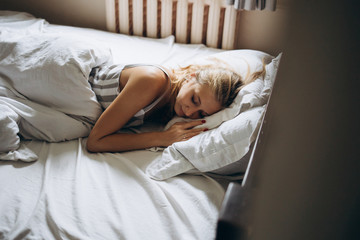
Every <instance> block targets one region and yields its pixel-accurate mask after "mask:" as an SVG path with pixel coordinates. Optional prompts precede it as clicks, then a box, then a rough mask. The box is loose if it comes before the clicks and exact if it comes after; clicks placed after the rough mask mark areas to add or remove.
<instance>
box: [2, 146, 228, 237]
mask: <svg viewBox="0 0 360 240" xmlns="http://www.w3.org/2000/svg"><path fill="white" fill-rule="evenodd" d="M25 144H26V146H27V147H28V148H30V149H31V150H32V151H34V152H35V153H36V154H37V155H38V156H39V159H38V160H37V161H36V162H34V163H30V164H29V163H23V162H8V161H2V162H0V189H1V194H0V239H131V240H137V239H139V240H143V239H160V240H161V239H166V240H167V239H184V240H185V239H186V240H192V239H197V240H198V239H206V240H207V239H213V238H214V236H215V226H216V221H217V216H218V211H219V208H220V205H221V201H222V199H223V196H224V190H223V188H222V187H221V186H220V185H219V184H218V183H217V182H216V181H214V180H212V179H210V178H208V177H205V176H191V175H183V176H181V177H174V178H171V179H168V180H166V181H155V180H152V179H151V178H149V177H148V176H147V175H146V174H145V173H144V171H145V169H146V167H147V165H148V164H149V162H150V161H152V159H154V158H155V157H157V156H159V154H160V153H154V152H149V151H146V150H143V151H133V152H128V153H122V154H111V153H105V154H91V153H88V152H87V151H86V150H85V147H84V146H85V140H81V139H79V140H72V141H67V142H63V143H46V142H36V141H32V142H26V143H25Z"/></svg>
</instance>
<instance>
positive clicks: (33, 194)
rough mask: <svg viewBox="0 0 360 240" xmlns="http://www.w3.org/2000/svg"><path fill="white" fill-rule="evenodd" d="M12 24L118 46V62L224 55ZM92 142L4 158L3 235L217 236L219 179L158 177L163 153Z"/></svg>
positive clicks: (0, 184)
mask: <svg viewBox="0 0 360 240" xmlns="http://www.w3.org/2000/svg"><path fill="white" fill-rule="evenodd" d="M10 14H11V13H10ZM30 22H31V24H30ZM5 24H8V25H9V27H10V28H11V27H14V26H16V28H19V29H22V28H24V29H26V31H45V32H56V33H59V34H61V33H68V34H73V33H74V34H81V35H82V36H83V37H84V36H86V37H89V39H96V40H97V41H102V42H103V43H104V44H106V46H107V47H110V48H111V51H112V55H113V58H114V59H113V62H114V63H138V62H139V63H159V64H164V65H167V66H174V65H176V64H178V63H181V62H183V61H187V60H189V59H192V58H194V57H196V56H204V55H208V54H212V53H215V52H219V50H216V49H209V48H206V47H204V46H202V45H192V46H188V45H180V44H174V41H173V38H172V37H169V38H166V39H162V40H150V39H145V38H137V37H129V36H125V35H119V34H112V33H107V32H102V31H96V30H91V29H81V28H73V27H64V26H57V25H47V24H45V23H44V21H43V20H38V21H35V20H34V19H31V17H29V20H26V19H25V20H24V21H17V22H16V24H15V25H12V23H11V22H10V23H5ZM29 24H30V25H31V29H29V28H28V26H29ZM28 33H29V32H26V34H28ZM36 110H37V109H35V111H36ZM85 141H86V139H78V140H71V141H65V142H61V143H47V142H42V141H22V144H23V146H25V147H27V148H28V149H30V150H31V151H32V152H33V153H35V154H36V155H37V156H38V159H37V161H35V162H32V163H24V162H19V161H18V162H10V161H0V239H131V240H132V239H135V240H136V239H213V238H214V236H215V229H216V221H217V216H218V212H219V208H220V205H221V202H222V199H223V197H224V188H223V187H222V186H221V185H220V184H219V183H218V182H216V181H215V180H213V179H211V178H209V177H206V176H191V175H180V176H178V177H174V178H171V179H168V180H166V181H156V180H153V179H151V178H150V177H149V176H148V175H146V174H145V169H146V167H147V166H148V164H150V162H151V161H153V160H154V159H155V158H157V157H160V155H161V152H151V151H148V150H141V151H132V152H126V153H104V154H101V153H98V154H90V153H88V152H87V151H86V150H85V147H84V146H85Z"/></svg>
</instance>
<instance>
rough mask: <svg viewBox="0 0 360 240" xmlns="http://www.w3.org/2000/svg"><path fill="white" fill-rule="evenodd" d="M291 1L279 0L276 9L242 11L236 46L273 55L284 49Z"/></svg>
mask: <svg viewBox="0 0 360 240" xmlns="http://www.w3.org/2000/svg"><path fill="white" fill-rule="evenodd" d="M289 1H290V0H277V8H276V11H274V12H273V11H268V10H264V11H258V10H256V11H242V12H241V20H240V26H239V28H240V29H239V35H238V36H237V41H236V42H237V43H236V48H238V49H256V50H261V51H265V52H268V53H270V54H273V55H277V54H278V53H280V52H282V51H283V46H284V44H285V42H286V33H287V31H288V29H287V27H288V18H289V15H288V13H289V11H288V10H289Z"/></svg>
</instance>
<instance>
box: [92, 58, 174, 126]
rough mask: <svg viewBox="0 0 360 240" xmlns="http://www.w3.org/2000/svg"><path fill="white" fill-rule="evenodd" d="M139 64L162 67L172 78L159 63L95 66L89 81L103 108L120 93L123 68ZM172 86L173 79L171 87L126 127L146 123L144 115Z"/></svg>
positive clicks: (138, 113)
mask: <svg viewBox="0 0 360 240" xmlns="http://www.w3.org/2000/svg"><path fill="white" fill-rule="evenodd" d="M138 66H155V67H158V68H159V69H161V70H162V71H163V72H164V73H165V74H166V76H167V78H168V79H169V80H170V76H169V74H168V73H167V72H166V70H165V69H164V68H162V67H161V66H158V65H151V64H130V65H121V64H120V65H111V66H100V67H95V68H93V69H92V70H91V72H90V75H89V83H90V85H91V88H92V90H93V91H94V93H95V95H96V98H97V100H98V102H99V103H100V104H101V106H102V107H103V109H106V108H107V107H108V106H109V105H110V104H111V103H112V102H113V101H114V99H115V98H116V97H117V96H118V95H119V93H120V92H119V78H120V75H121V72H122V70H123V69H126V68H132V67H138ZM170 87H171V81H169V88H168V89H167V90H166V91H165V92H164V93H163V94H162V95H161V96H160V97H159V98H158V99H156V100H155V101H153V102H152V103H151V104H150V105H148V106H146V107H145V108H143V109H141V110H140V111H138V112H137V113H136V114H135V115H134V116H133V117H132V118H131V119H130V120H129V122H128V123H127V124H126V125H125V126H124V127H133V126H139V125H142V124H143V123H144V117H145V114H146V113H147V112H149V111H150V110H151V109H152V108H153V107H155V106H156V104H158V103H159V102H160V101H161V99H162V98H163V97H164V96H165V95H166V93H167V92H168V90H169V89H170Z"/></svg>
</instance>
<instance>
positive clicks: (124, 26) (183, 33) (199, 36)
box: [106, 0, 240, 49]
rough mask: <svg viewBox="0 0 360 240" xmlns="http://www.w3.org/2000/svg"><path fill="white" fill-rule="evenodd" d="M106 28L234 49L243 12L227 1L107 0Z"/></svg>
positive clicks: (137, 34)
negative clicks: (229, 4) (239, 20)
mask: <svg viewBox="0 0 360 240" xmlns="http://www.w3.org/2000/svg"><path fill="white" fill-rule="evenodd" d="M106 13H107V14H106V22H107V29H108V30H109V31H112V32H118V33H122V34H128V35H136V36H144V37H152V38H160V37H167V36H169V35H174V36H175V39H176V42H179V43H203V44H205V45H207V46H208V47H214V48H222V49H233V48H234V43H235V36H236V30H237V29H236V22H237V21H238V19H239V17H240V12H239V11H236V10H235V9H234V8H233V7H231V6H228V5H226V0H106Z"/></svg>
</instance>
